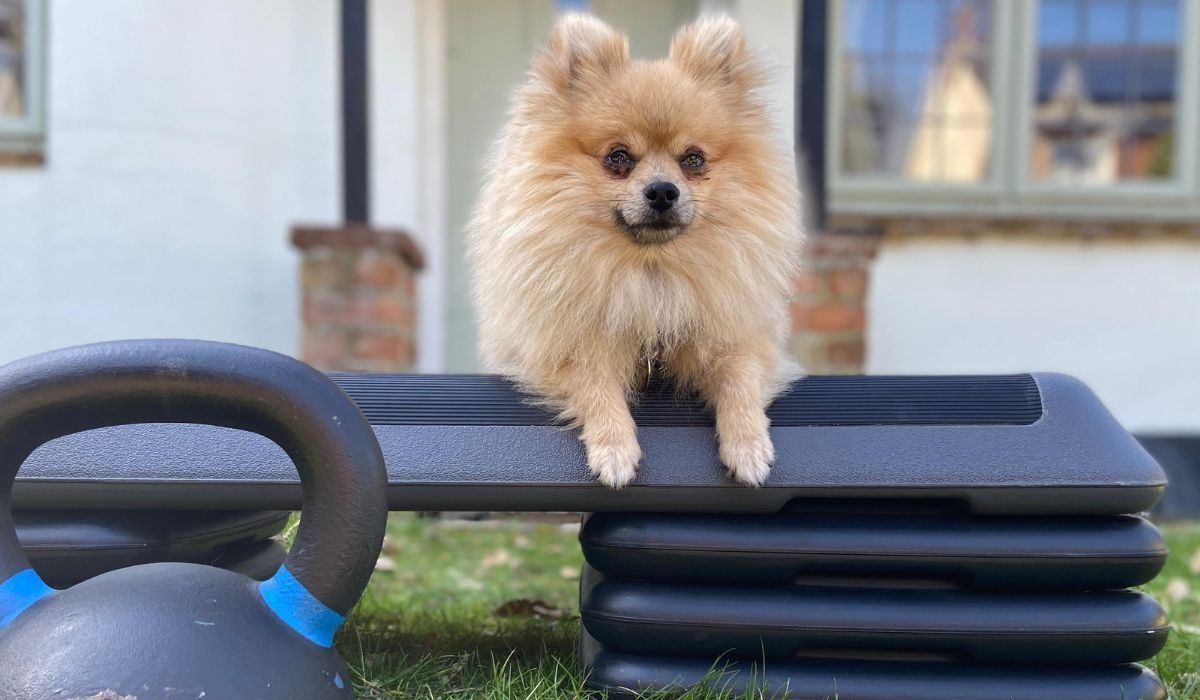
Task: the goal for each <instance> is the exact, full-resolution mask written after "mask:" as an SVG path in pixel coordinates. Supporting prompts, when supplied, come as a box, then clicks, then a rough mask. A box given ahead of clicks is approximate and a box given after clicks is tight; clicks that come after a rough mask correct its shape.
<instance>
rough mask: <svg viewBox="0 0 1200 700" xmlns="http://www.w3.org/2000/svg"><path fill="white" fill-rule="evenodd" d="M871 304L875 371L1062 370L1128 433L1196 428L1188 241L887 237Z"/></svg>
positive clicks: (1195, 278) (1198, 259) (1197, 346)
mask: <svg viewBox="0 0 1200 700" xmlns="http://www.w3.org/2000/svg"><path fill="white" fill-rule="evenodd" d="M868 303H869V307H868V308H869V311H868V313H869V318H868V355H869V357H868V360H867V370H868V371H869V372H871V373H930V374H933V373H936V374H946V373H970V372H1024V371H1037V370H1041V371H1057V372H1065V373H1068V374H1072V375H1075V376H1077V377H1079V378H1080V379H1082V380H1083V381H1085V382H1087V383H1088V384H1089V385H1090V386H1091V387H1092V389H1093V390H1094V391H1095V392H1096V393H1097V394H1098V395H1099V396H1100V398H1101V399H1102V400H1103V401H1104V402H1105V404H1106V405H1107V406H1108V407H1109V409H1110V410H1112V411H1113V413H1114V414H1115V415H1116V417H1117V418H1118V419H1119V420H1120V421H1121V422H1122V423H1123V424H1124V425H1125V426H1126V427H1127V428H1128V429H1130V430H1131V431H1135V432H1175V431H1178V432H1185V431H1192V432H1194V431H1196V430H1198V429H1200V245H1197V244H1196V242H1195V241H1182V240H1179V241H1172V240H1142V241H1139V240H1104V239H1097V240H1093V241H1080V240H1062V239H1057V240H1056V239H1053V238H1051V239H1047V240H1038V239H1036V238H1032V237H1021V238H1002V237H995V238H984V239H982V240H978V241H966V240H952V239H946V238H940V237H938V238H930V239H920V238H912V239H907V240H903V241H895V242H892V243H888V244H885V245H884V246H883V248H882V250H881V251H880V254H879V258H878V260H877V263H876V265H875V267H874V269H873V270H872V274H871V288H870V297H869V299H868Z"/></svg>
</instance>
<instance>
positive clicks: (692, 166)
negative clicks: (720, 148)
mask: <svg viewBox="0 0 1200 700" xmlns="http://www.w3.org/2000/svg"><path fill="white" fill-rule="evenodd" d="M679 164H680V165H682V166H683V167H685V168H687V169H688V170H699V169H700V168H703V167H704V156H702V155H700V154H699V153H689V154H687V155H686V156H684V157H683V159H682V160H680V161H679Z"/></svg>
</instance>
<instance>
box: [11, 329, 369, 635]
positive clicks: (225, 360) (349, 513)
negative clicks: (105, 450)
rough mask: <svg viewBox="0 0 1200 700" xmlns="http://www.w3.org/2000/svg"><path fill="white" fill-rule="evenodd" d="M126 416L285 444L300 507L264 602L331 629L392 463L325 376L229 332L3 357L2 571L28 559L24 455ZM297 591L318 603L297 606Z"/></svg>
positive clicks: (17, 569)
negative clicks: (18, 517)
mask: <svg viewBox="0 0 1200 700" xmlns="http://www.w3.org/2000/svg"><path fill="white" fill-rule="evenodd" d="M133 423H202V424H207V425H214V426H221V427H226V428H238V429H241V430H246V431H249V432H253V433H257V434H259V435H262V436H263V437H266V438H268V439H270V440H272V441H274V442H275V443H276V444H277V445H279V446H280V447H281V448H283V450H284V451H285V452H286V453H287V454H288V456H289V457H291V459H292V462H293V463H294V464H295V465H296V470H297V471H298V472H299V474H300V483H301V485H302V487H303V489H304V499H303V517H302V518H301V522H300V528H299V531H298V532H297V534H296V539H295V542H294V544H293V545H292V548H291V550H290V551H289V552H288V555H287V557H286V559H285V560H284V563H283V566H282V567H281V568H280V570H279V573H277V574H276V576H275V578H274V579H272V580H271V581H270V582H268V583H267V584H263V588H261V589H260V590H262V592H263V597H264V599H265V600H267V602H268V605H271V607H272V608H276V605H282V606H283V607H285V608H288V610H283V611H282V612H281V610H279V609H277V608H276V613H277V614H280V616H281V617H285V618H286V617H287V616H288V615H295V616H300V617H305V616H308V617H310V618H311V617H313V616H315V617H317V618H320V617H321V616H323V615H324V616H326V618H328V617H329V611H333V612H334V613H336V614H337V616H339V617H338V618H337V619H336V620H335V621H334V624H333V629H336V626H337V624H340V622H341V617H344V616H345V615H346V614H347V613H348V612H349V611H350V609H351V608H352V607H353V606H354V604H355V603H356V602H357V601H358V599H359V597H360V596H361V595H362V592H363V589H364V588H366V585H367V581H368V579H370V577H371V573H372V571H373V570H374V567H375V561H376V558H377V557H378V554H379V549H380V547H381V545H382V543H383V534H384V527H385V525H386V521H387V473H386V471H385V469H384V464H383V455H382V453H381V452H380V448H379V443H378V441H377V440H376V438H375V433H374V431H373V430H372V429H371V426H370V424H369V423H368V422H367V419H366V418H365V417H364V416H363V414H362V412H361V411H360V410H359V409H358V407H357V406H356V405H355V404H354V402H353V401H351V400H350V398H349V397H347V396H346V394H345V393H343V392H342V390H341V389H339V388H338V387H337V385H335V384H334V383H333V382H331V381H330V380H329V379H328V378H327V377H326V376H325V375H324V374H322V373H320V372H318V371H317V370H315V369H313V368H311V367H309V366H308V365H306V364H304V363H302V362H299V361H297V360H294V359H292V358H289V357H286V356H284V355H280V354H278V353H274V352H269V351H266V350H258V349H254V348H248V347H243V346H238V345H229V344H225V343H215V342H208V341H191V340H139V341H120V342H110V343H98V344H94V345H83V346H79V347H73V348H67V349H64V350H57V351H53V352H48V353H45V354H42V355H35V356H33V357H29V358H26V359H24V360H18V361H16V362H13V363H10V364H8V365H5V366H3V367H0V583H3V582H6V581H8V580H9V579H11V578H12V577H13V576H14V575H16V574H19V573H22V572H26V571H27V570H28V569H29V560H28V559H27V558H26V557H25V553H24V552H23V551H22V549H21V545H20V542H19V541H18V539H17V534H16V528H15V526H14V524H13V520H12V487H13V481H14V479H15V477H16V475H17V471H18V470H19V469H20V467H21V464H22V463H24V462H25V460H26V459H27V458H28V457H29V455H30V454H32V453H33V451H34V450H36V449H37V448H38V447H39V446H41V445H42V444H44V443H46V442H49V441H50V440H53V439H55V438H58V437H62V436H64V435H70V434H72V433H77V432H80V431H84V430H91V429H93V428H104V427H110V426H117V425H127V424H133ZM30 573H32V572H30ZM268 584H269V585H270V588H269V589H268V587H267V586H268ZM297 585H299V586H300V587H301V588H297V587H296V586H297ZM305 592H307V593H308V594H310V595H311V597H314V598H315V599H316V602H318V603H319V604H320V605H315V604H314V601H311V600H307V601H306V602H307V609H306V606H305V604H304V603H305V601H302V602H301V603H300V604H296V605H293V603H295V596H297V595H299V596H300V597H301V598H303V596H304V594H305ZM2 598H3V596H0V600H2ZM281 601H282V602H281ZM273 603H274V604H273ZM322 605H323V606H325V607H326V608H328V610H324V609H322V607H321V606H322ZM3 615H4V611H3V610H0V618H2V617H3ZM285 621H286V620H285ZM325 621H326V622H329V620H328V619H326V620H325ZM291 622H296V621H295V620H293V621H291ZM289 624H290V623H289ZM299 624H301V625H303V624H304V621H303V620H300V621H299ZM293 626H295V625H293ZM328 632H329V636H332V629H330V630H328Z"/></svg>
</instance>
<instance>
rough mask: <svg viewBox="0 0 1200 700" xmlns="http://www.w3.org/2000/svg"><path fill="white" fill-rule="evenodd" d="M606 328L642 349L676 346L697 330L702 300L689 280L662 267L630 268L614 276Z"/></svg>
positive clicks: (643, 266)
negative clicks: (625, 337) (628, 338)
mask: <svg viewBox="0 0 1200 700" xmlns="http://www.w3.org/2000/svg"><path fill="white" fill-rule="evenodd" d="M608 302H609V303H608V307H607V310H606V318H605V325H606V326H607V328H608V329H609V330H610V331H615V332H617V333H618V334H621V335H626V334H628V335H629V336H632V338H631V340H633V341H635V342H636V343H637V344H638V345H641V346H643V347H647V346H675V345H679V344H682V343H684V342H686V341H687V340H688V339H689V338H690V337H691V336H692V334H693V333H695V331H696V326H697V319H698V312H699V306H700V299H699V298H698V294H697V290H696V288H695V287H694V286H693V285H692V283H691V282H690V280H688V278H687V277H686V276H684V275H681V274H679V273H678V272H677V271H673V270H669V269H665V268H664V267H662V266H660V265H655V264H646V265H637V266H631V267H630V268H628V269H626V270H623V271H622V274H619V275H614V276H613V284H612V286H611V288H610V289H609V290H608Z"/></svg>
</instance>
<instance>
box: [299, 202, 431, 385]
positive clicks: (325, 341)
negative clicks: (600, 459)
mask: <svg viewBox="0 0 1200 700" xmlns="http://www.w3.org/2000/svg"><path fill="white" fill-rule="evenodd" d="M292 244H293V245H294V246H296V248H298V249H299V250H300V251H301V254H302V256H303V259H302V262H301V274H300V279H301V285H300V286H301V308H302V312H301V313H302V318H303V336H302V339H301V358H302V359H303V360H304V361H305V362H308V363H309V364H311V365H313V366H314V367H317V368H318V369H322V370H326V371H364V372H406V371H411V370H412V369H413V367H414V365H415V363H416V356H417V347H416V301H417V300H416V274H417V272H418V271H420V269H421V268H422V266H423V265H424V261H423V259H422V257H421V253H420V250H419V249H418V248H417V246H416V245H415V244H414V243H413V241H412V239H411V238H410V237H409V236H408V235H407V234H405V233H404V232H402V231H394V230H393V231H385V230H378V229H370V228H366V227H329V228H322V227H311V226H309V227H297V228H295V229H293V231H292Z"/></svg>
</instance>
